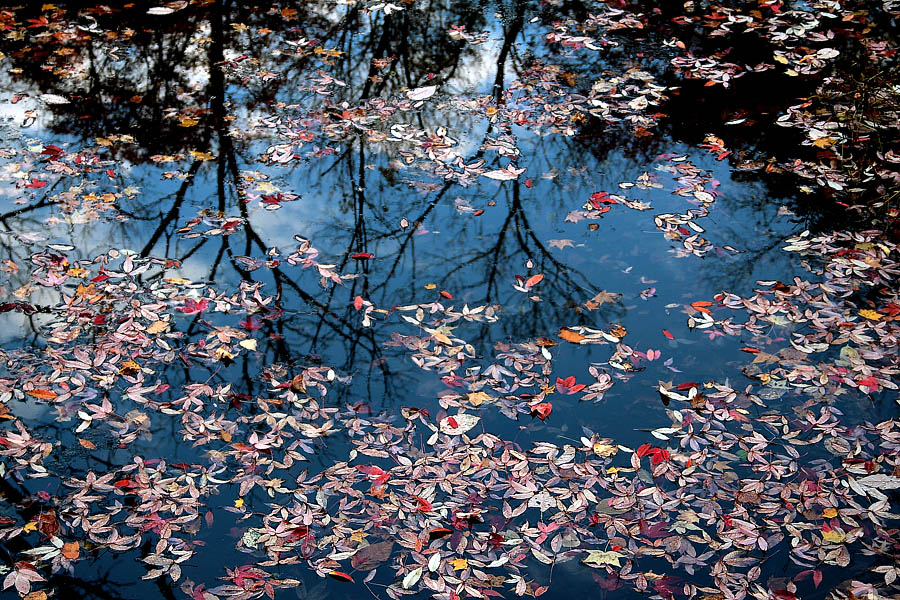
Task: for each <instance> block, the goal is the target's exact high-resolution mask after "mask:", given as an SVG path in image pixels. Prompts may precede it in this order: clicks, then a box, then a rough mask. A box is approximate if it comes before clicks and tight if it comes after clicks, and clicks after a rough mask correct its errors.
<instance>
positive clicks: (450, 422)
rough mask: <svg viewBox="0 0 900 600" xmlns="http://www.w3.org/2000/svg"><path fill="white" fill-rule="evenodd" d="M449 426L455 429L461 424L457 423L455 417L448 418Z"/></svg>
mask: <svg viewBox="0 0 900 600" xmlns="http://www.w3.org/2000/svg"><path fill="white" fill-rule="evenodd" d="M447 425H449V426H450V427H452V428H453V429H456V428H457V427H459V423H457V421H456V419H454V418H453V417H447Z"/></svg>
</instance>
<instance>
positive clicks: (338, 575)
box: [328, 571, 355, 583]
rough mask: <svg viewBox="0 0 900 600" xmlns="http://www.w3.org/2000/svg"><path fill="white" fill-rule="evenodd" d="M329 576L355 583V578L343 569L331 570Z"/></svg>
mask: <svg viewBox="0 0 900 600" xmlns="http://www.w3.org/2000/svg"><path fill="white" fill-rule="evenodd" d="M328 576H329V577H331V578H332V579H337V580H338V581H344V582H347V583H355V582H354V581H353V578H352V577H350V576H349V575H347V574H346V573H344V572H343V571H331V572H329V573H328Z"/></svg>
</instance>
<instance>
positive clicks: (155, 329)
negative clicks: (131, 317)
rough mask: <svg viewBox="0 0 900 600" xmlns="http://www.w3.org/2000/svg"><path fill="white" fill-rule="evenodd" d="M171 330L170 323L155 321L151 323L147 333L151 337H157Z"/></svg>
mask: <svg viewBox="0 0 900 600" xmlns="http://www.w3.org/2000/svg"><path fill="white" fill-rule="evenodd" d="M168 328H169V322H168V321H153V322H152V323H150V326H149V327H147V333H149V334H151V335H155V334H157V333H162V332H163V331H166V330H167V329H168Z"/></svg>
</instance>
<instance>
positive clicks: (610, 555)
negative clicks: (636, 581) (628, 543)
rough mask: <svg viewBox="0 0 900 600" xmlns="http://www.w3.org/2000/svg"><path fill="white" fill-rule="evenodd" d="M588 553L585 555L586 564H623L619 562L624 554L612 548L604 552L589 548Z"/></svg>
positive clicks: (615, 565)
mask: <svg viewBox="0 0 900 600" xmlns="http://www.w3.org/2000/svg"><path fill="white" fill-rule="evenodd" d="M587 553H588V555H587V556H586V557H584V560H583V561H582V562H583V563H584V564H586V565H592V566H597V567H599V566H602V565H610V566H613V567H621V566H622V564H621V563H620V562H619V559H620V558H623V557H624V556H625V555H624V554H619V553H618V552H613V551H612V550H610V551H608V552H604V551H602V550H588V551H587Z"/></svg>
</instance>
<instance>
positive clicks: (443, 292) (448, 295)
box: [441, 290, 453, 300]
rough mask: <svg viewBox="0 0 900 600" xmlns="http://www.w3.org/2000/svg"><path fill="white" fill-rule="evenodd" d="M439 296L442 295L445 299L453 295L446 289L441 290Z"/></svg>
mask: <svg viewBox="0 0 900 600" xmlns="http://www.w3.org/2000/svg"><path fill="white" fill-rule="evenodd" d="M441 296H443V297H444V298H446V299H447V300H453V295H452V294H451V293H450V292H448V291H447V290H441Z"/></svg>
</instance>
